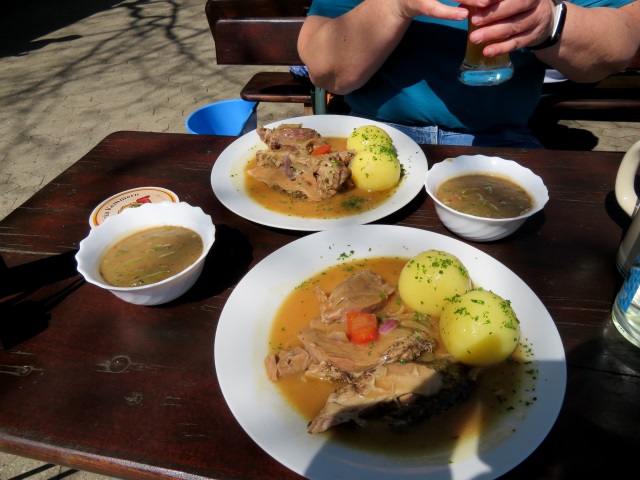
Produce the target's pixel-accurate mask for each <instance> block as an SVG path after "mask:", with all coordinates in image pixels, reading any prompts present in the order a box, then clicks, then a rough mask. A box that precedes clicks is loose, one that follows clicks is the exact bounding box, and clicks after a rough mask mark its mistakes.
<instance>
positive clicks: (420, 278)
mask: <svg viewBox="0 0 640 480" xmlns="http://www.w3.org/2000/svg"><path fill="white" fill-rule="evenodd" d="M470 288H471V279H470V278H469V272H468V271H467V269H466V268H465V266H464V265H463V264H462V262H461V261H460V259H458V257H456V256H455V255H451V254H450V253H447V252H443V251H440V250H427V251H425V252H422V253H419V254H418V255H416V256H415V257H413V258H412V259H411V260H409V261H408V262H407V264H406V265H405V266H404V267H403V268H402V271H401V272H400V278H399V280H398V292H399V293H400V297H402V301H403V302H404V303H405V304H406V305H407V306H408V307H409V308H411V309H412V310H415V311H416V312H419V313H421V314H426V315H431V316H434V317H439V316H440V315H441V314H442V310H443V308H444V307H445V305H447V304H448V303H449V302H448V299H449V298H451V297H454V296H455V295H461V294H463V293H465V292H467V290H469V289H470Z"/></svg>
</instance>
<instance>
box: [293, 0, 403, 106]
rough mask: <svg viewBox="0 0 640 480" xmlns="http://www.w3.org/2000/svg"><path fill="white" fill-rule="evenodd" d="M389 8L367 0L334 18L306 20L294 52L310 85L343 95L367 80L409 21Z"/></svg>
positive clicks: (384, 3) (382, 2) (383, 0)
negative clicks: (306, 71)
mask: <svg viewBox="0 0 640 480" xmlns="http://www.w3.org/2000/svg"><path fill="white" fill-rule="evenodd" d="M390 5H391V2H387V1H386V0H367V1H366V2H363V3H361V4H360V5H358V6H357V7H356V8H354V9H353V10H351V11H350V12H348V13H346V14H344V15H342V16H340V17H338V18H335V19H327V18H325V17H309V18H307V20H306V22H305V26H304V27H303V29H302V32H301V35H300V38H299V40H298V51H299V53H300V58H301V59H302V61H303V63H304V64H305V65H306V66H307V68H308V69H309V76H310V78H311V81H312V82H313V84H314V85H316V86H319V87H323V88H325V89H327V90H328V91H330V92H333V93H337V94H344V93H349V92H351V91H353V90H355V89H356V88H359V87H361V86H362V85H363V84H364V83H365V82H366V81H367V80H369V78H371V76H372V75H373V74H374V73H375V72H376V71H377V70H378V69H379V68H380V66H381V65H382V63H383V62H384V61H385V60H386V59H387V57H388V56H389V54H390V53H391V51H393V49H394V48H395V47H396V46H397V45H398V42H400V40H401V39H402V36H403V35H404V32H405V31H406V29H407V27H408V25H409V22H410V20H409V19H403V18H402V17H400V16H399V15H397V14H396V13H394V12H393V11H392V10H391V8H390Z"/></svg>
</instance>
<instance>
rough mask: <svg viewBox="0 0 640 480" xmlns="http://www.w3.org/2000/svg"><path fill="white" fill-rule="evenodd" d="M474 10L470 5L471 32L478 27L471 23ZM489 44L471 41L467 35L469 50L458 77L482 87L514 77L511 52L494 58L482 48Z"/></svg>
mask: <svg viewBox="0 0 640 480" xmlns="http://www.w3.org/2000/svg"><path fill="white" fill-rule="evenodd" d="M474 12H475V8H473V7H469V17H468V25H469V34H471V32H473V31H474V30H475V29H476V27H475V25H473V24H472V23H471V15H472V14H473V13H474ZM487 45H488V44H487V43H481V44H479V45H478V44H475V43H471V42H470V41H469V37H468V35H467V51H466V53H465V56H464V60H463V61H462V65H460V69H459V70H458V79H459V80H460V81H461V82H462V83H464V84H466V85H473V86H478V87H482V86H489V85H498V84H500V83H503V82H506V81H507V80H509V79H510V78H511V77H513V65H512V63H511V58H510V57H509V54H508V53H506V54H504V55H499V56H497V57H492V58H489V57H485V56H484V55H483V54H482V50H483V49H484V47H486V46H487Z"/></svg>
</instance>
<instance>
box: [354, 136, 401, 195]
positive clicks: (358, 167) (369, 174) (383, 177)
mask: <svg viewBox="0 0 640 480" xmlns="http://www.w3.org/2000/svg"><path fill="white" fill-rule="evenodd" d="M350 169H351V178H352V179H353V183H355V184H356V187H358V188H362V189H363V190H370V191H372V192H379V191H382V190H387V189H389V188H391V187H394V186H395V185H396V184H397V183H398V181H400V173H401V172H402V168H401V166H400V162H399V161H398V157H397V156H396V154H395V152H394V151H393V150H389V149H388V148H386V147H382V146H379V145H370V146H368V147H366V148H364V149H362V150H361V151H359V152H358V153H356V155H355V157H353V159H352V160H351V164H350Z"/></svg>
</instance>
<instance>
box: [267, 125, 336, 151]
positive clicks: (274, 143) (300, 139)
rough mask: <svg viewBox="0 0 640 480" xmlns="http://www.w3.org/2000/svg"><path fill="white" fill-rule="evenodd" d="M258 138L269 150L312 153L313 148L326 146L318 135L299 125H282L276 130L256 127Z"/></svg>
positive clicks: (312, 130) (310, 129)
mask: <svg viewBox="0 0 640 480" xmlns="http://www.w3.org/2000/svg"><path fill="white" fill-rule="evenodd" d="M257 132H258V137H260V140H262V142H263V143H264V144H266V145H267V147H269V150H289V151H292V152H300V151H302V152H304V153H309V154H310V153H312V152H313V149H314V147H317V146H320V145H326V144H327V143H326V142H325V141H324V140H323V139H322V137H321V136H320V134H319V133H318V132H316V131H315V130H314V129H312V128H303V127H302V125H299V124H282V125H278V126H277V127H276V128H273V129H272V128H264V127H258V129H257Z"/></svg>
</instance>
